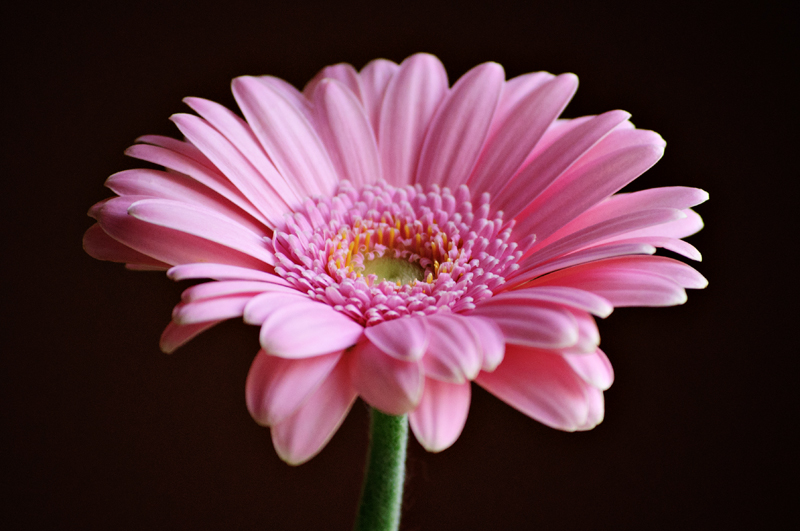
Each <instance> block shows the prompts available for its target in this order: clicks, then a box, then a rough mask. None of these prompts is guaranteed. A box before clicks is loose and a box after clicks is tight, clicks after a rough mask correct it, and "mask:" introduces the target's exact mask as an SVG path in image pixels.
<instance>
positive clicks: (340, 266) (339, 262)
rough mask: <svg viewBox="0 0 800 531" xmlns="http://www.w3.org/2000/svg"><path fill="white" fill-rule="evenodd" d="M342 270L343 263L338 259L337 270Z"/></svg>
mask: <svg viewBox="0 0 800 531" xmlns="http://www.w3.org/2000/svg"><path fill="white" fill-rule="evenodd" d="M341 268H342V261H341V260H339V259H338V258H337V259H336V269H341Z"/></svg>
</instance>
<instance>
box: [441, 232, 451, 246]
mask: <svg viewBox="0 0 800 531" xmlns="http://www.w3.org/2000/svg"><path fill="white" fill-rule="evenodd" d="M442 244H443V246H442V248H443V249H449V248H450V247H449V246H448V245H447V234H445V233H444V232H443V233H442Z"/></svg>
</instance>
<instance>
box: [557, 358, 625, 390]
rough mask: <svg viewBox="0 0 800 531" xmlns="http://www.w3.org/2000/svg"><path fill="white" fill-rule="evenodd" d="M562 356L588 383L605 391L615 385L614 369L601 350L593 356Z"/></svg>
mask: <svg viewBox="0 0 800 531" xmlns="http://www.w3.org/2000/svg"><path fill="white" fill-rule="evenodd" d="M562 356H564V359H565V360H567V363H569V365H570V367H572V370H574V371H575V372H576V373H577V374H578V376H580V377H581V378H583V379H584V381H585V382H586V383H588V384H590V385H592V386H594V387H597V388H598V389H602V390H603V391H605V390H606V389H608V388H609V387H611V384H612V383H614V369H613V368H612V367H611V362H610V361H608V358H607V357H606V355H605V354H604V353H603V351H602V350H600V349H599V348H598V349H596V350H595V351H594V352H592V353H591V354H562Z"/></svg>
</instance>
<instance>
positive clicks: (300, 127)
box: [84, 54, 707, 464]
mask: <svg viewBox="0 0 800 531" xmlns="http://www.w3.org/2000/svg"><path fill="white" fill-rule="evenodd" d="M576 87H577V78H576V77H575V76H574V75H571V74H564V75H560V76H553V75H551V74H548V73H545V72H538V73H533V74H526V75H523V76H519V77H516V78H513V79H510V80H508V81H506V80H505V76H504V72H503V69H502V67H501V66H500V65H498V64H495V63H486V64H482V65H479V66H477V67H475V68H473V69H472V70H470V71H469V72H467V73H466V74H464V76H462V77H461V78H460V79H459V80H458V81H457V82H456V83H455V84H454V85H453V86H452V87H449V86H448V80H447V75H446V73H445V70H444V68H443V66H442V65H441V63H440V62H439V61H438V59H436V58H435V57H433V56H431V55H426V54H418V55H414V56H412V57H409V58H408V59H406V60H405V61H404V62H403V63H402V64H400V65H397V64H395V63H392V62H390V61H386V60H376V61H373V62H371V63H369V64H368V65H367V66H365V67H364V68H363V69H362V70H361V71H360V72H357V71H356V70H355V69H353V68H352V67H351V66H349V65H344V64H340V65H334V66H330V67H327V68H325V69H323V70H322V71H321V72H320V73H319V74H318V75H317V76H316V77H315V78H314V79H313V80H312V81H311V82H310V83H309V84H308V85H307V86H306V87H305V89H304V90H303V91H302V92H300V91H297V90H296V89H294V88H293V87H292V86H290V85H288V84H287V83H285V82H283V81H281V80H279V79H277V78H274V77H269V76H266V77H241V78H237V79H235V80H234V81H233V93H234V96H235V98H236V101H237V103H238V105H239V107H240V109H241V111H242V113H243V116H244V119H242V118H240V117H239V116H238V115H236V114H234V113H233V112H231V111H229V110H228V109H226V108H224V107H222V106H220V105H218V104H216V103H213V102H210V101H207V100H203V99H199V98H187V99H186V103H188V104H189V106H190V107H192V109H194V111H196V113H197V115H194V114H177V115H175V116H173V117H172V120H173V121H174V122H175V124H176V125H177V126H178V128H179V129H180V131H181V132H182V133H183V135H184V136H185V140H174V139H170V138H165V137H160V136H145V137H142V138H140V139H139V143H137V144H136V145H134V146H132V147H131V148H130V149H129V150H128V154H129V155H131V156H133V157H136V158H138V159H142V160H145V161H148V162H152V163H155V164H157V165H160V166H163V167H164V168H165V170H164V171H161V170H151V169H138V170H127V171H123V172H120V173H118V174H115V175H112V176H111V177H109V179H108V181H107V183H106V184H107V186H108V187H109V188H110V189H111V190H112V191H113V192H115V193H116V194H117V197H113V198H111V199H107V200H105V201H102V202H100V203H98V204H97V205H95V206H94V207H93V208H92V209H91V210H90V215H92V216H93V217H94V218H95V219H96V220H97V224H95V225H94V226H92V227H91V228H90V229H89V230H88V231H87V233H86V236H85V238H84V245H85V248H86V250H87V251H88V252H89V253H90V254H91V255H92V256H94V257H96V258H100V259H105V260H113V261H118V262H125V263H126V264H127V265H128V267H130V268H132V269H162V270H168V275H169V276H170V277H171V278H172V279H174V280H183V279H210V281H209V282H204V283H201V284H197V285H195V286H192V287H190V288H188V289H187V290H186V291H185V292H184V293H183V297H182V301H181V302H180V303H179V304H178V305H177V306H176V307H175V310H174V312H173V320H172V322H171V323H170V324H169V325H168V326H167V328H166V330H165V331H164V334H163V336H162V340H161V346H162V349H163V350H164V351H166V352H172V351H173V350H175V349H176V348H178V347H179V346H181V345H183V344H184V343H185V342H187V341H188V340H190V339H191V338H193V337H194V336H196V335H197V334H199V333H200V332H202V331H204V330H206V329H208V328H210V327H212V326H214V325H215V324H217V323H219V322H220V321H222V320H225V319H230V318H235V317H243V318H244V320H245V322H247V323H250V324H253V325H257V326H259V327H260V343H261V350H260V351H259V352H258V354H257V355H256V358H255V360H254V362H253V365H252V367H251V369H250V373H249V375H248V378H247V385H246V398H247V407H248V409H249V411H250V413H251V414H252V416H253V418H254V419H255V420H256V421H257V422H259V423H260V424H263V425H265V426H269V427H270V428H271V432H272V439H273V442H274V445H275V448H276V450H277V452H278V454H279V455H280V456H281V458H283V459H284V460H286V461H287V462H289V463H293V464H296V463H302V462H304V461H306V460H308V459H310V458H311V457H313V456H314V455H316V453H318V452H319V451H320V450H321V449H322V448H323V447H324V445H325V444H326V443H327V441H328V440H329V439H330V437H331V436H332V435H333V434H334V433H335V431H336V429H337V428H338V426H339V425H340V423H341V422H342V420H343V419H344V417H345V416H346V415H347V413H348V411H349V409H350V407H351V406H352V404H353V402H354V401H355V399H356V397H357V396H361V397H362V398H363V399H364V400H365V401H366V402H368V403H369V404H370V405H372V406H373V407H376V408H378V409H380V410H382V411H384V412H386V413H389V414H396V415H399V414H405V413H409V419H410V424H411V428H412V430H413V432H414V434H415V435H416V437H417V439H418V440H419V441H420V443H421V444H422V445H423V446H424V447H425V448H427V449H428V450H431V451H440V450H442V449H444V448H447V447H448V446H450V445H451V444H453V442H454V441H455V440H456V439H457V438H458V436H459V434H460V433H461V430H462V428H463V426H464V423H465V421H466V418H467V411H468V409H469V403H470V385H471V382H472V381H475V382H476V383H477V384H478V385H480V386H482V387H484V388H485V389H487V390H488V391H489V392H491V393H493V394H494V395H496V396H497V397H499V398H500V399H501V400H503V401H505V402H507V403H508V404H510V405H511V406H513V407H515V408H517V409H518V410H520V411H522V412H523V413H525V414H526V415H528V416H530V417H532V418H534V419H537V420H539V421H540V422H542V423H544V424H546V425H548V426H552V427H554V428H558V429H562V430H568V431H572V430H585V429H590V428H592V427H594V426H596V425H597V424H598V423H599V422H600V421H601V420H602V418H603V412H604V408H603V390H605V389H607V388H608V387H609V386H610V385H611V383H612V380H613V372H612V369H611V365H610V363H609V361H608V359H607V358H606V356H605V354H604V353H603V352H602V351H601V350H600V349H599V348H598V344H599V341H600V336H599V333H598V329H597V326H596V324H595V320H594V316H597V317H605V316H607V315H608V314H609V313H611V311H612V309H613V308H614V307H615V306H669V305H674V304H681V303H683V302H684V301H685V300H686V294H685V291H684V289H685V288H702V287H704V286H705V285H706V281H705V279H704V278H703V277H702V276H701V275H700V274H699V273H697V272H696V271H695V270H694V269H692V268H691V267H689V266H687V265H686V264H684V263H682V262H680V261H677V260H673V259H671V258H667V257H661V256H652V255H653V253H655V251H656V248H657V247H662V248H666V249H669V250H670V251H673V252H675V253H678V254H681V255H683V256H686V257H688V258H691V259H695V260H699V258H700V255H699V253H698V252H697V250H696V249H694V247H692V246H691V245H690V244H688V243H686V242H684V241H683V240H682V238H684V237H686V236H688V235H690V234H693V233H694V232H696V231H698V230H699V229H700V228H701V227H702V221H701V220H700V217H699V216H697V214H695V213H694V212H693V211H692V210H690V208H691V207H692V206H695V205H697V204H699V203H701V202H703V201H704V200H705V199H706V198H707V194H706V193H705V192H703V191H701V190H697V189H693V188H683V187H669V188H656V189H650V190H644V191H641V192H634V193H626V194H622V193H618V192H619V190H620V189H621V188H623V187H624V186H625V185H627V184H628V183H630V182H631V181H632V180H633V179H635V178H636V177H638V176H639V175H640V174H641V173H643V172H644V171H645V170H646V169H647V168H649V167H650V166H651V165H653V164H654V163H655V162H656V161H657V160H658V159H659V158H660V157H661V155H662V153H663V150H664V142H663V140H662V139H661V137H660V136H659V135H657V134H656V133H653V132H652V131H645V130H640V129H636V128H634V126H633V125H632V124H631V123H630V122H629V121H628V118H629V115H628V113H625V112H623V111H610V112H607V113H604V114H600V115H597V116H586V117H582V118H576V119H559V118H558V117H559V115H560V114H561V112H562V110H563V109H564V107H565V106H566V104H567V102H568V101H569V100H570V98H571V97H572V94H573V93H574V91H575V89H576Z"/></svg>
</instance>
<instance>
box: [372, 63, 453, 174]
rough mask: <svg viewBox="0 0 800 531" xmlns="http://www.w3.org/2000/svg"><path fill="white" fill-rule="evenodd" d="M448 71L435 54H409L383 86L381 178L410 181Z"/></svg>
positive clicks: (442, 91) (379, 140) (380, 143)
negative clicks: (384, 87)
mask: <svg viewBox="0 0 800 531" xmlns="http://www.w3.org/2000/svg"><path fill="white" fill-rule="evenodd" d="M447 86H448V81H447V73H446V72H445V70H444V66H442V63H441V62H440V61H439V59H437V58H436V57H434V56H432V55H428V54H416V55H412V56H411V57H409V58H408V59H406V60H405V61H403V63H402V64H401V65H400V69H399V70H398V71H397V73H396V74H395V75H394V76H393V77H392V79H391V81H390V82H389V84H388V86H387V87H386V94H385V96H384V99H383V105H382V107H381V118H380V126H379V133H378V146H379V148H380V152H381V165H382V167H383V176H384V179H386V181H387V182H388V183H389V184H392V185H399V186H403V185H405V184H409V183H412V182H413V179H414V174H415V173H416V170H417V164H418V163H419V155H420V151H421V149H422V142H423V140H424V139H425V131H426V130H427V129H428V124H429V123H430V121H431V118H433V115H434V113H435V112H436V109H437V108H438V106H439V103H440V102H441V101H442V98H444V96H445V94H446V93H447Z"/></svg>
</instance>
